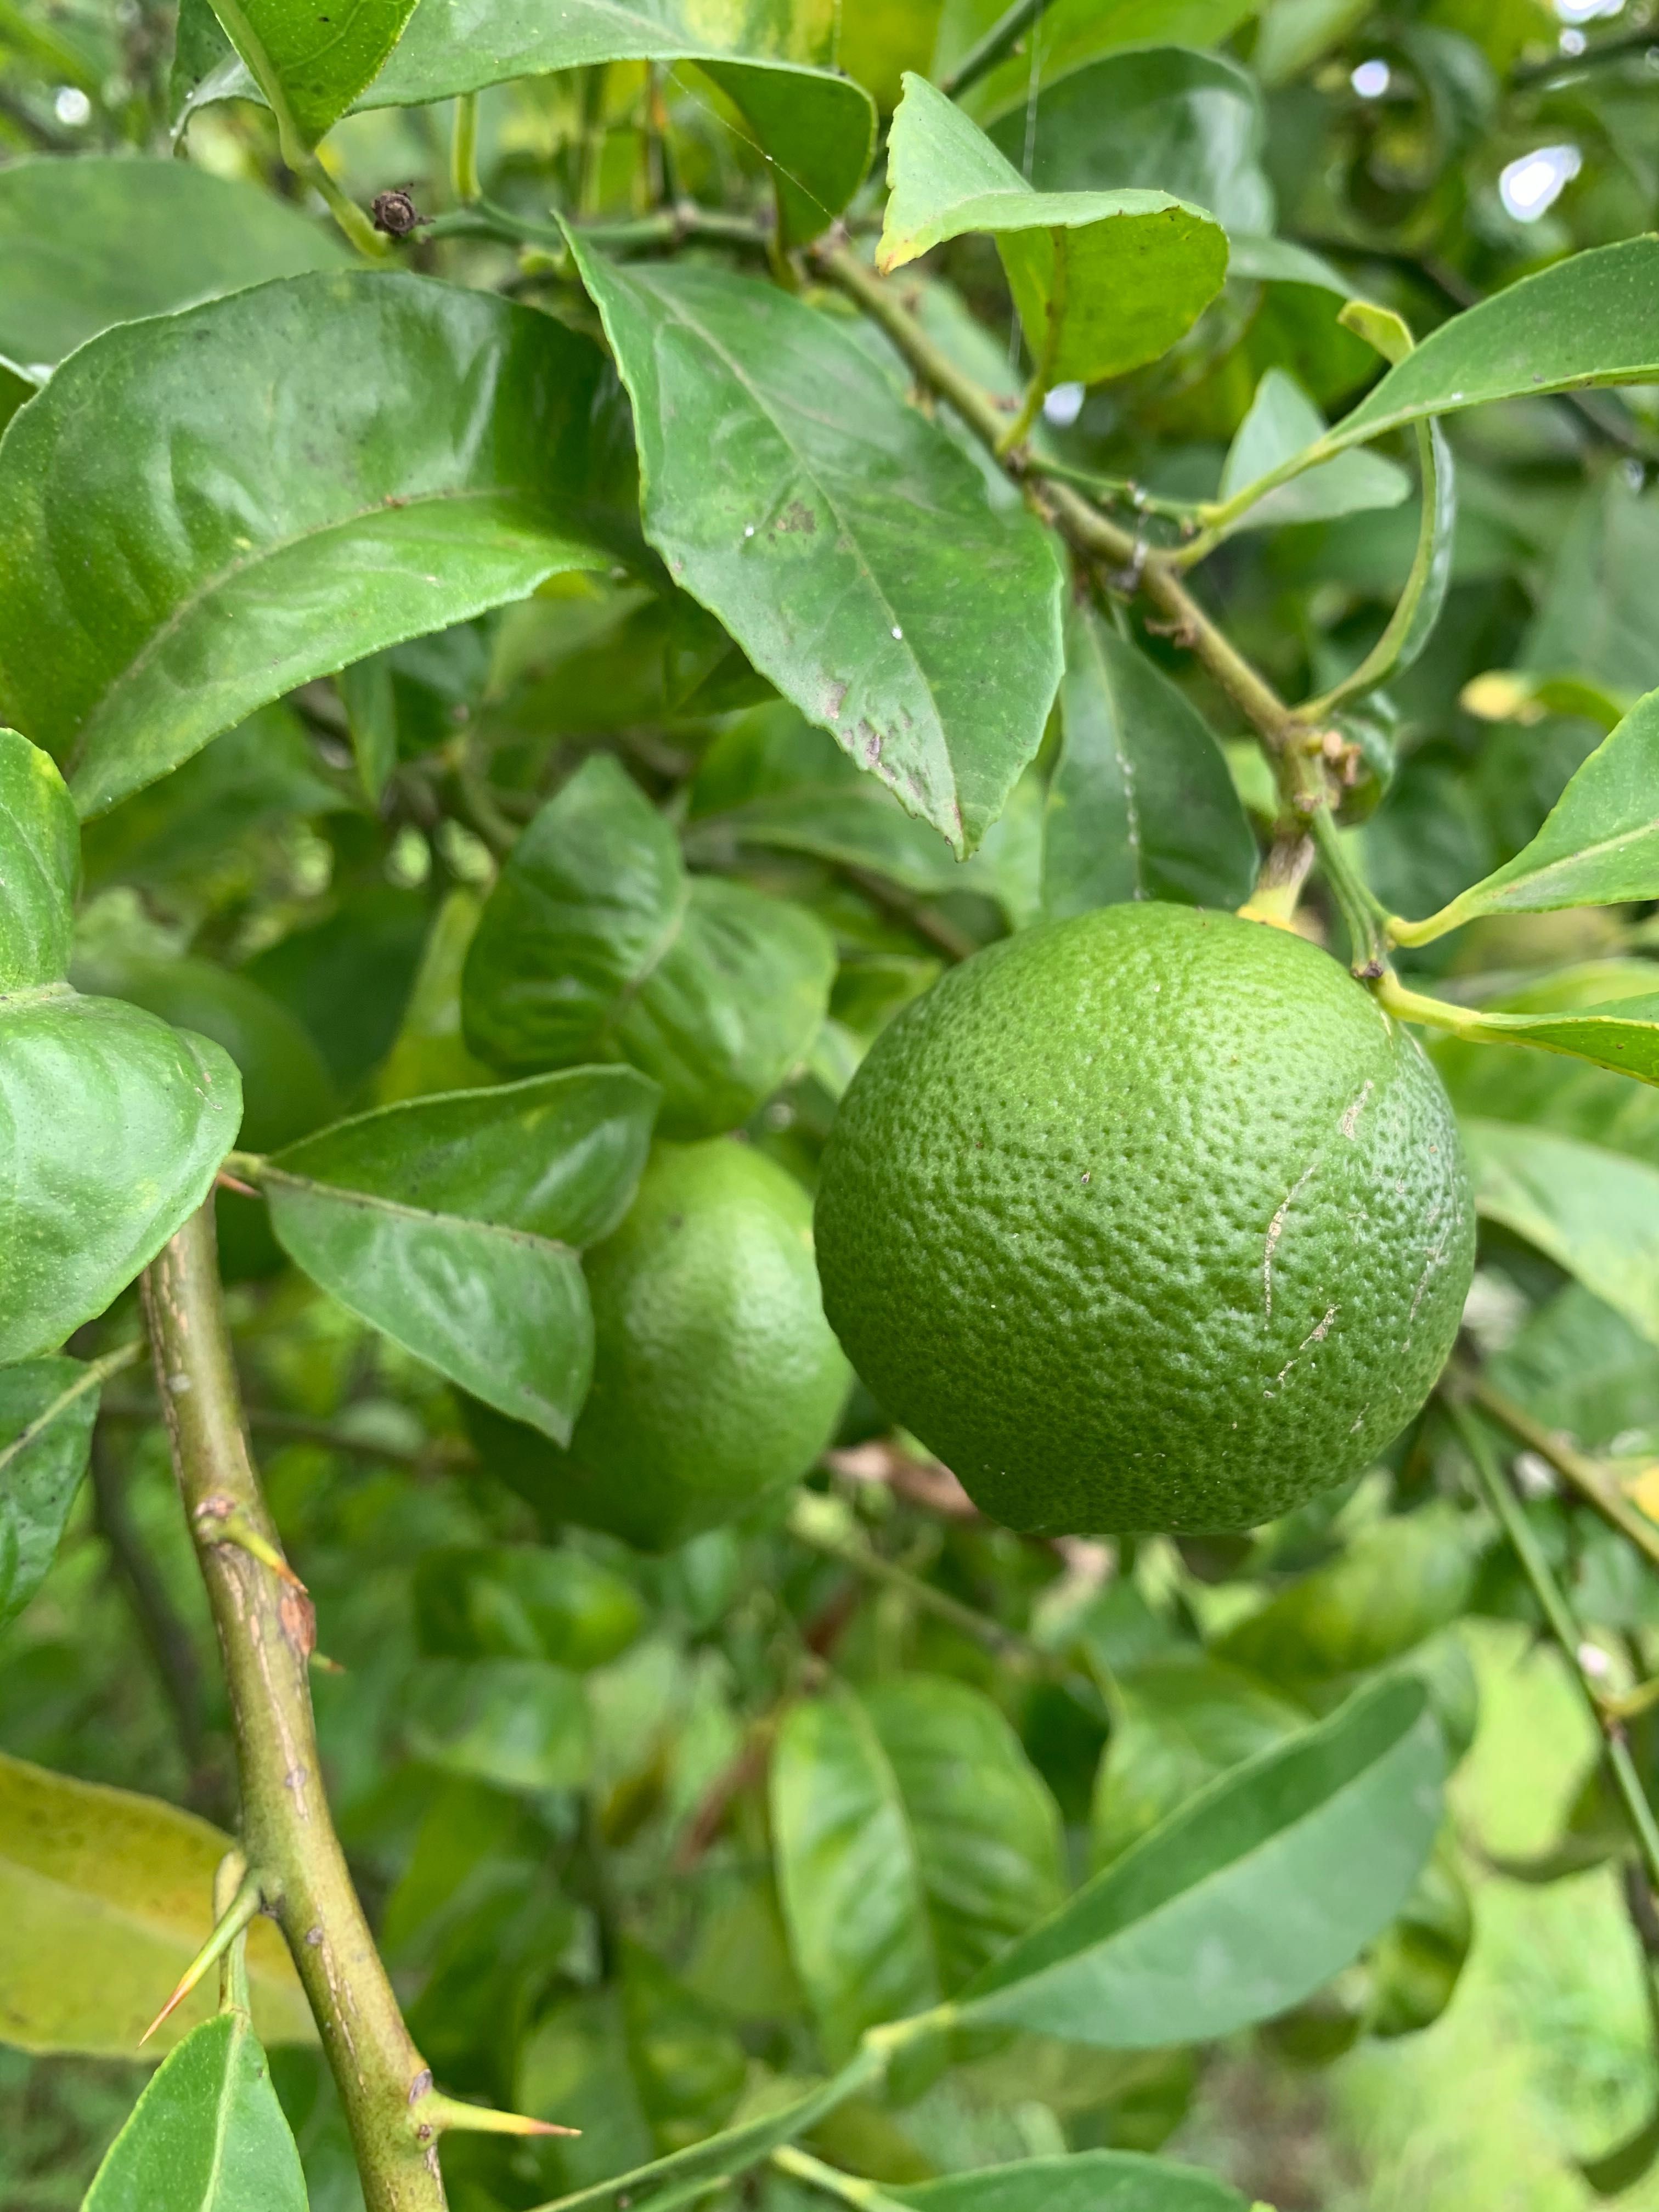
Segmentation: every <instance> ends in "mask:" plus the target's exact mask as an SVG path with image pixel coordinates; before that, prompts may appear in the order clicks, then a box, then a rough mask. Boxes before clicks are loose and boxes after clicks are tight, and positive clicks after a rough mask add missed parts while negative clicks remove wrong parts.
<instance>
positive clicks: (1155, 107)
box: [986, 32, 1273, 234]
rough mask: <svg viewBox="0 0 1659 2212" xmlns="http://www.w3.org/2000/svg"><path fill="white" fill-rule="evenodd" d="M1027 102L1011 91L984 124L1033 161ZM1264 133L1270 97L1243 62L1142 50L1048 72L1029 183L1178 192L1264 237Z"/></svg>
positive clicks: (1269, 205)
mask: <svg viewBox="0 0 1659 2212" xmlns="http://www.w3.org/2000/svg"><path fill="white" fill-rule="evenodd" d="M1150 35H1152V36H1153V37H1156V38H1158V39H1159V40H1160V41H1161V40H1165V39H1169V38H1170V37H1173V36H1174V35H1175V33H1173V32H1154V33H1150ZM1023 74H1024V73H1023V72H1022V76H1023ZM1028 102H1029V87H1028V86H1027V85H1026V84H1025V83H1024V82H1020V83H1019V85H1018V88H1016V87H1015V86H1014V85H1012V84H1010V86H1009V88H1008V90H1007V92H1006V94H1005V95H1004V97H1003V99H1002V100H1001V101H1000V103H999V106H998V108H997V112H995V114H994V116H993V118H992V119H991V120H990V121H989V122H987V125H986V128H987V131H989V133H990V135H991V137H992V138H993V139H994V141H995V143H996V144H997V145H998V146H999V147H1000V148H1001V149H1002V151H1003V153H1004V154H1006V155H1007V156H1008V157H1009V159H1010V160H1011V161H1022V159H1023V156H1024V148H1025V131H1026V120H1025V117H1026V108H1027V106H1028ZM1266 138H1267V129H1266V124H1265V121H1264V118H1263V114H1262V106H1261V94H1260V92H1259V91H1258V90H1257V89H1256V87H1255V82H1254V81H1253V80H1252V78H1251V76H1250V75H1249V71H1248V70H1243V69H1241V68H1240V67H1239V65H1238V64H1237V62H1235V61H1230V60H1229V59H1228V58H1226V57H1225V55H1222V54H1206V53H1195V52H1192V51H1191V50H1190V49H1189V48H1187V47H1183V46H1172V45H1165V44H1163V43H1159V44H1158V45H1154V46H1139V47H1136V48H1134V49H1133V50H1131V51H1129V52H1120V53H1113V54H1109V55H1106V56H1105V57H1103V58H1101V59H1098V60H1095V61H1091V62H1090V63H1088V64H1085V65H1084V66H1081V67H1079V68H1076V69H1072V70H1066V72H1065V73H1064V74H1063V75H1061V74H1060V73H1058V72H1053V71H1050V72H1045V74H1044V77H1043V81H1042V90H1041V91H1040V92H1039V93H1038V94H1037V99H1036V125H1035V129H1034V131H1033V133H1032V139H1033V144H1032V156H1031V182H1032V184H1033V185H1036V188H1037V189H1038V191H1048V192H1083V191H1117V190H1121V189H1122V188H1123V187H1124V186H1126V185H1136V186H1139V187H1141V188H1143V189H1145V190H1148V191H1164V192H1172V193H1173V194H1174V195H1175V196H1176V198H1177V199H1181V200H1185V201H1188V202H1189V203H1191V204H1193V205H1194V206H1196V207H1200V208H1204V209H1207V210H1208V211H1209V213H1210V214H1211V216H1213V217H1214V219H1215V220H1216V222H1219V223H1222V224H1225V227H1226V228H1227V229H1228V230H1230V231H1237V232H1240V233H1244V234H1260V233H1264V232H1267V231H1270V230H1271V229H1272V228H1273V192H1272V191H1271V189H1270V187H1269V185H1268V183H1267V177H1266V175H1265V174H1264V173H1263V170H1262V167H1261V154H1262V149H1263V146H1264V144H1265V143H1266Z"/></svg>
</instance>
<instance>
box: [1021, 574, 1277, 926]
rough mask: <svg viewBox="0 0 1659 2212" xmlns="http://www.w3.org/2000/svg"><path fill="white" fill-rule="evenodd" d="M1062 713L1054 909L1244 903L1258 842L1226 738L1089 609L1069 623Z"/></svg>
mask: <svg viewBox="0 0 1659 2212" xmlns="http://www.w3.org/2000/svg"><path fill="white" fill-rule="evenodd" d="M1060 714H1061V720H1062V722H1063V725H1064V732H1065V737H1064V750H1062V752H1061V754H1060V761H1059V763H1058V764H1057V766H1056V768H1055V769H1054V778H1053V781H1051V783H1050V784H1049V787H1048V815H1047V818H1046V820H1045V823H1044V827H1043V847H1042V902H1043V909H1044V912H1045V913H1046V914H1048V915H1049V916H1050V917H1052V918H1054V919H1059V918H1060V917H1061V916H1063V915H1072V914H1082V913H1084V912H1085V911H1086V910H1087V909H1088V908H1091V907H1096V906H1109V905H1111V904H1113V903H1115V902H1116V901H1118V900H1120V899H1136V898H1152V899H1178V900H1180V901H1182V902H1183V903H1184V904H1188V905H1191V906H1214V907H1227V908H1233V907H1237V906H1240V905H1242V904H1243V902H1244V901H1245V900H1246V899H1247V898H1249V895H1250V890H1251V886H1252V885H1253V884H1254V883H1255V872H1256V866H1257V854H1256V848H1255V837H1254V836H1252V834H1251V830H1250V825H1249V822H1248V821H1247V820H1246V819H1245V816H1244V810H1243V806H1242V805H1240V804H1239V799H1238V793H1237V790H1236V789H1235V788H1234V785H1233V780H1232V777H1231V775H1230V774H1229V772H1228V769H1227V763H1226V760H1225V757H1224V755H1223V753H1222V750H1221V748H1220V746H1219V745H1218V744H1217V743H1216V741H1215V739H1214V738H1213V737H1212V735H1211V733H1210V731H1209V729H1208V728H1207V726H1206V724H1205V722H1204V720H1203V718H1202V717H1201V716H1200V714H1199V713H1198V711H1197V709H1196V708H1194V707H1193V706H1191V705H1190V704H1189V703H1188V701H1187V700H1186V699H1185V698H1184V697H1183V696H1182V694H1181V693H1180V692H1179V691H1177V690H1176V688H1175V686H1174V684H1171V683H1170V680H1169V678H1167V677H1165V676H1163V675H1161V674H1160V673H1159V671H1158V670H1157V669H1156V668H1155V667H1154V666H1153V665H1152V662H1151V661H1150V660H1148V659H1146V656H1145V654H1144V653H1139V652H1137V651H1136V649H1135V647H1133V646H1132V645H1130V644H1129V643H1127V641H1126V640H1124V639H1123V638H1121V637H1119V636H1118V635H1117V634H1116V633H1115V631H1114V630H1113V629H1110V627H1109V625H1108V624H1107V623H1105V622H1103V620H1102V619H1101V617H1099V616H1098V615H1097V614H1096V613H1095V612H1093V611H1092V610H1091V609H1089V608H1079V609H1078V610H1077V611H1075V612H1074V613H1073V617H1072V619H1071V622H1070V623H1069V625H1068V627H1067V630H1066V679H1065V683H1064V684H1063V685H1062V687H1061V690H1060Z"/></svg>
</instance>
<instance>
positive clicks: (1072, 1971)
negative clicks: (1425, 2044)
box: [957, 1680, 1443, 2051]
mask: <svg viewBox="0 0 1659 2212" xmlns="http://www.w3.org/2000/svg"><path fill="white" fill-rule="evenodd" d="M1442 1771H1443V1753H1442V1747H1441V1741H1440V1735H1439V1730H1438V1729H1437V1727H1436V1725H1435V1723H1434V1721H1433V1720H1432V1718H1431V1717H1430V1716H1429V1715H1428V1713H1427V1712H1426V1711H1425V1703H1424V1693H1423V1690H1422V1687H1421V1685H1420V1684H1419V1683H1416V1682H1412V1681H1405V1680H1395V1681H1390V1682H1385V1683H1383V1684H1380V1685H1378V1686H1376V1687H1374V1688H1372V1689H1370V1690H1368V1691H1364V1692H1361V1693H1360V1694H1359V1695H1358V1697H1356V1698H1354V1699H1351V1700H1350V1701H1349V1703H1348V1704H1347V1705H1344V1706H1342V1707H1341V1708H1340V1711H1338V1712H1336V1713H1335V1714H1334V1715H1333V1716H1332V1717H1331V1718H1330V1719H1329V1720H1328V1721H1324V1722H1322V1723H1319V1724H1318V1725H1317V1726H1316V1727H1313V1728H1310V1729H1307V1730H1305V1731H1304V1733H1303V1734H1302V1735H1298V1736H1297V1737H1295V1738H1293V1739H1292V1740H1291V1741H1290V1742H1288V1743H1286V1744H1285V1745H1283V1746H1281V1747H1279V1748H1277V1749H1273V1750H1269V1751H1267V1752H1265V1753H1262V1754H1261V1756H1260V1757H1258V1758H1257V1759H1253V1760H1251V1761H1250V1762H1249V1764H1248V1765H1244V1766H1242V1767H1239V1768H1237V1769H1236V1770H1234V1771H1233V1772H1231V1773H1230V1774H1227V1775H1225V1776H1223V1777H1222V1778H1220V1779H1219V1780H1218V1781H1217V1782H1215V1783H1213V1784H1212V1785H1211V1786H1210V1787H1209V1788H1208V1789H1206V1790H1203V1791H1201V1792H1200V1795H1199V1796H1196V1797H1194V1798H1192V1799H1191V1800H1189V1801H1188V1803H1187V1804H1185V1805H1184V1806H1182V1808H1181V1809H1180V1810H1179V1811H1177V1812H1176V1813H1175V1814H1172V1815H1171V1816H1170V1818H1169V1819H1168V1820H1165V1821H1164V1823H1163V1824H1162V1825H1161V1826H1159V1827H1158V1828H1156V1829H1154V1830H1153V1831H1152V1833H1151V1834H1149V1835H1148V1836H1146V1838H1143V1840H1142V1841H1141V1842H1140V1843H1139V1844H1136V1845H1135V1846H1134V1847H1133V1849H1131V1850H1127V1851H1126V1852H1125V1853H1124V1855H1123V1856H1122V1857H1121V1858H1119V1859H1117V1860H1115V1862H1114V1863H1112V1864H1111V1865H1110V1866H1109V1867H1107V1868H1106V1869H1104V1870H1103V1872H1102V1873H1100V1874H1098V1875H1096V1876H1095V1878H1094V1880H1093V1881H1091V1882H1089V1883H1088V1884H1087V1885H1086V1886H1085V1887H1084V1888H1083V1889H1082V1890H1080V1891H1079V1893H1077V1895H1076V1896H1075V1897H1073V1899H1071V1901H1070V1902H1069V1903H1068V1904H1067V1905H1065V1906H1063V1907H1062V1908H1061V1910H1060V1911H1059V1912H1058V1913H1057V1914H1055V1916H1054V1917H1053V1918H1052V1919H1051V1920H1049V1921H1048V1922H1047V1923H1044V1924H1043V1925H1042V1927H1040V1928H1037V1929H1034V1930H1033V1931H1032V1932H1031V1934H1030V1935H1029V1936H1025V1937H1024V1938H1023V1939H1022V1940H1021V1941H1020V1942H1017V1943H1015V1944H1014V1945H1013V1946H1012V1948H1010V1949H1009V1950H1007V1951H1006V1952H1005V1953H1004V1954H1002V1956H1001V1957H1000V1959H999V1960H997V1961H996V1963H995V1964H994V1966H991V1967H990V1968H989V1969H988V1970H987V1972H985V1973H983V1974H981V1976H980V1977H979V1978H977V1980H976V1981H975V1982H973V1983H970V1984H969V1987H968V1989H967V1990H965V1991H964V1992H963V1996H962V1997H961V1998H960V1999H959V2000H958V2002H957V2009H958V2011H959V2013H960V2015H961V2016H962V2018H963V2021H965V2022H966V2023H968V2024H969V2025H973V2024H976V2023H985V2024H989V2023H992V2022H999V2023H1001V2024H1003V2025H1006V2026H1012V2027H1028V2028H1033V2029H1036V2030H1037V2031H1038V2032H1039V2033H1043V2034H1048V2035H1054V2036H1059V2037H1061V2038H1063V2039H1068V2040H1070V2041H1073V2042H1079V2043H1090V2044H1095V2045H1099V2046H1101V2047H1103V2048H1104V2049H1107V2050H1126V2051H1129V2050H1140V2049H1148V2048H1152V2047H1154V2046H1157V2045H1164V2044H1169V2043H1183V2042H1188V2041H1199V2040H1207V2039H1210V2038H1212V2037H1215V2036H1218V2035H1225V2034H1230V2033H1231V2032H1232V2031H1233V2030H1234V2029H1235V2028H1238V2027H1245V2026H1247V2025H1248V2024H1249V2022H1251V2021H1259V2020H1266V2019H1271V2018H1272V2017H1273V2015H1275V2014H1278V2013H1280V2012H1283V2011H1285V2009H1286V2008H1288V2007H1290V2006H1291V2005H1292V2004H1296V2003H1297V2002H1300V2001H1301V1999H1302V1998H1303V1997H1304V1996H1308V1995H1309V1994H1310V1992H1311V1991H1312V1990H1316V1989H1317V1988H1318V1987H1319V1985H1320V1984H1321V1983H1322V1982H1324V1981H1327V1980H1328V1979H1329V1978H1330V1977H1331V1975H1332V1974H1334V1973H1335V1972H1338V1971H1340V1968H1341V1967H1343V1966H1346V1965H1347V1964H1348V1963H1349V1962H1350V1961H1351V1960H1352V1959H1354V1958H1355V1957H1357V1956H1358V1953H1359V1952H1360V1951H1361V1950H1362V1949H1363V1948H1364V1946H1365V1945H1366V1944H1367V1943H1368V1942H1370V1941H1371V1939H1372V1938H1373V1937H1374V1936H1376V1935H1377V1934H1379V1933H1380V1932H1381V1930H1382V1929H1383V1928H1385V1927H1386V1926H1387V1925H1388V1923H1389V1921H1390V1920H1392V1919H1393V1917H1394V1916H1395V1913H1396V1912H1397V1911H1399V1909H1400V1906H1401V1902H1402V1901H1403V1899H1405V1897H1406V1895H1407V1892H1408V1891H1409V1890H1410V1888H1411V1886H1412V1883H1413V1881H1415V1879H1416V1877H1417V1874H1418V1870H1419V1868H1420V1867H1421V1865H1422V1863H1423V1861H1424V1859H1425V1857H1427V1854H1428V1850H1429V1848H1430V1845H1431V1842H1432V1840H1433V1838H1434V1832H1435V1830H1436V1828H1437V1826H1438V1823H1439V1818H1440V1796H1441V1791H1440V1784H1441V1777H1442ZM1195 1956H1201V1957H1202V1958H1203V1959H1204V1960H1205V1962H1206V1967H1205V1972H1204V1973H1203V1975H1202V1976H1201V1977H1199V1976H1195V1975H1194V1973H1193V1972H1192V1962H1193V1960H1194V1957H1195Z"/></svg>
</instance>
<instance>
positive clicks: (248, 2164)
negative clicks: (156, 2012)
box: [82, 2012, 307, 2212]
mask: <svg viewBox="0 0 1659 2212" xmlns="http://www.w3.org/2000/svg"><path fill="white" fill-rule="evenodd" d="M306 2205H307V2197H306V2182H305V2174H304V2172H303V2170H302V2168H301V2165H300V2154H299V2151H298V2150H297V2148H295V2142H294V2136H293V2135H292V2133H291V2131H290V2130H289V2124H288V2122H287V2120H286V2119H285V2118H283V2108H282V2106H280V2105H279V2104H278V2103H277V2101H276V2090H275V2089H274V2088H273V2087H271V2082H270V2063H269V2062H268V2061H267V2059H266V2057H265V2054H264V2051H263V2050H262V2049H261V2048H260V2045H259V2039H258V2037H257V2036H256V2035H255V2034H254V2033H253V2026H252V2021H250V2020H249V2019H248V2017H247V2015H246V2013H241V2012H222V2013H220V2014H218V2015H216V2017H215V2018H214V2019H212V2020H204V2021H203V2022H202V2024H201V2026H200V2027H195V2028H192V2029H191V2032H190V2033H189V2034H188V2035H187V2036H186V2037H185V2039H184V2041H183V2042H182V2043H180V2044H179V2045H178V2047H177V2048H176V2049H175V2050H173V2051H169V2052H168V2054H167V2057H166V2058H165V2059H164V2060H163V2061H162V2063H161V2066H160V2067H159V2068H158V2069H157V2070H156V2072H155V2074H153V2075H151V2077H150V2079H149V2081H147V2082H146V2083H145V2085H144V2088H143V2093H142V2094H141V2096H140V2097H139V2100H138V2102H137V2104H136V2105H135V2106H133V2108H132V2112H131V2117H130V2118H129V2119H128V2121H127V2124H126V2125H125V2127H124V2128H123V2129H122V2130H121V2132H120V2134H119V2135H118V2136H116V2138H115V2141H114V2142H112V2144H111V2145H110V2147H109V2148H108V2150H107V2151H106V2153H105V2154H104V2160H103V2163H102V2165H101V2166H100V2167H99V2169H98V2172H97V2173H96V2174H95V2175H94V2178H93V2184H92V2186H91V2188H90V2189H89V2190H88V2191H87V2193H86V2197H85V2198H84V2200H83V2202H82V2212H306Z"/></svg>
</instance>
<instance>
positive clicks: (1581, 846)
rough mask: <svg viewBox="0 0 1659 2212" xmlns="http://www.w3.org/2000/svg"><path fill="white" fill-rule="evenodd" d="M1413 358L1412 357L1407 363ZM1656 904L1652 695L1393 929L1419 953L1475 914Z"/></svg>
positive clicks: (1657, 709)
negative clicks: (1524, 828) (1489, 858)
mask: <svg viewBox="0 0 1659 2212" xmlns="http://www.w3.org/2000/svg"><path fill="white" fill-rule="evenodd" d="M1413 358H1414V356H1413ZM1654 897H1659V691H1650V693H1649V694H1648V695H1647V696H1646V697H1645V698H1644V699H1640V700H1638V702H1637V703H1636V705H1635V706H1634V707H1632V709H1631V711H1630V713H1629V714H1626V717H1625V719H1624V720H1623V721H1622V722H1620V725H1619V726H1618V727H1617V728H1616V729H1615V730H1614V731H1613V732H1612V734H1611V735H1610V736H1609V737H1607V738H1604V739H1603V740H1602V742H1601V744H1599V745H1598V746H1597V747H1596V749H1595V751H1594V752H1593V753H1592V754H1591V755H1590V757H1589V759H1588V760H1587V761H1586V762H1585V763H1584V764H1583V767H1582V768H1581V769H1578V771H1577V774H1576V775H1574V776H1573V778H1572V781H1571V782H1570V783H1569V784H1568V786H1567V787H1566V789H1565V791H1564V792H1563V793H1562V794H1561V796H1560V798H1559V799H1557V801H1556V803H1555V805H1553V807H1552V808H1551V810H1550V811H1549V813H1548V815H1547V817H1546V818H1545V822H1544V826H1543V828H1542V829H1541V830H1540V831H1539V832H1538V835H1537V836H1535V837H1534V839H1533V840H1532V842H1531V843H1530V844H1528V845H1527V846H1524V847H1523V848H1522V850H1521V851H1520V852H1518V853H1517V854H1516V856H1515V858H1514V859H1513V860H1506V861H1505V862H1504V866H1502V867H1501V868H1495V869H1494V870H1493V871H1492V874H1491V875H1489V876H1486V877H1485V878H1483V879H1482V880H1481V881H1480V883H1478V884H1472V885H1471V886H1470V888H1469V889H1468V890H1466V891H1462V892H1460V893H1459V895H1458V896H1457V897H1456V898H1455V899H1453V900H1452V902H1451V903H1450V904H1449V906H1444V907H1443V908H1441V909H1440V911H1439V913H1438V914H1436V915H1430V916H1429V918H1428V920H1427V921H1420V922H1396V923H1394V924H1392V925H1391V927H1392V929H1393V933H1394V935H1395V938H1396V939H1398V940H1399V942H1400V943H1401V944H1402V945H1426V944H1428V943H1430V942H1431V940H1432V939H1435V938H1437V937H1443V935H1444V934H1445V933H1446V932H1447V931H1448V930H1449V929H1455V928H1456V927H1458V926H1459V924H1460V923H1462V922H1466V921H1474V919H1475V917H1476V916H1477V915H1486V914H1541V913H1546V912H1548V911H1549V910H1551V909H1553V908H1558V907H1567V906H1613V905H1617V904H1620V903H1622V902H1624V901H1626V900H1627V899H1628V900H1636V899H1650V898H1654Z"/></svg>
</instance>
